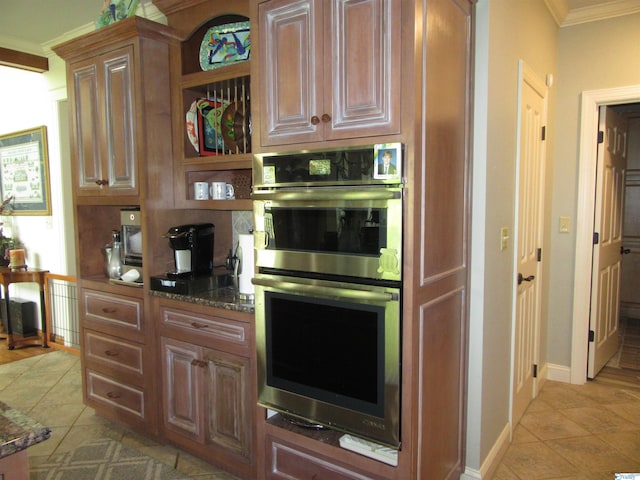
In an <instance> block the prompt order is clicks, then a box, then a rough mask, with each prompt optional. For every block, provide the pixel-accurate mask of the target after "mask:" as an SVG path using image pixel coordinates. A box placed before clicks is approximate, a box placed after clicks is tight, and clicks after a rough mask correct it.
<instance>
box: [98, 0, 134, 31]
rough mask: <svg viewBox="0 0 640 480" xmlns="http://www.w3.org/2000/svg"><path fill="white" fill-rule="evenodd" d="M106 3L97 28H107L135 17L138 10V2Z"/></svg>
mask: <svg viewBox="0 0 640 480" xmlns="http://www.w3.org/2000/svg"><path fill="white" fill-rule="evenodd" d="M104 3H105V6H104V10H102V13H101V14H100V16H99V17H98V20H97V21H96V28H102V27H106V26H107V25H111V24H112V23H115V22H119V21H120V20H124V19H125V18H127V17H133V16H134V15H135V14H136V10H137V8H138V0H120V1H119V2H115V1H109V0H105V2H104Z"/></svg>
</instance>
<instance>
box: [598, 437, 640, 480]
mask: <svg viewBox="0 0 640 480" xmlns="http://www.w3.org/2000/svg"><path fill="white" fill-rule="evenodd" d="M599 438H601V439H602V440H604V441H605V442H607V443H608V444H609V445H611V446H612V447H613V448H615V449H616V450H618V451H619V452H620V453H622V454H623V455H626V456H627V457H629V458H631V459H633V460H637V461H638V462H640V430H636V431H633V432H619V433H609V434H605V435H600V436H599ZM638 473H640V472H638Z"/></svg>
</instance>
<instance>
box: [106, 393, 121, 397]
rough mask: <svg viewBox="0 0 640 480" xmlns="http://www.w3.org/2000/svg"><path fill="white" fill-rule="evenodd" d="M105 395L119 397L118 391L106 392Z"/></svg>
mask: <svg viewBox="0 0 640 480" xmlns="http://www.w3.org/2000/svg"><path fill="white" fill-rule="evenodd" d="M107 397H109V398H120V393H119V392H107Z"/></svg>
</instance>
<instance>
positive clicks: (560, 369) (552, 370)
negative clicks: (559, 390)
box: [545, 363, 571, 383]
mask: <svg viewBox="0 0 640 480" xmlns="http://www.w3.org/2000/svg"><path fill="white" fill-rule="evenodd" d="M546 367H547V372H546V375H545V377H546V379H547V380H553V381H554V382H563V383H571V367H567V366H565V365H554V364H553V363H547V365H546Z"/></svg>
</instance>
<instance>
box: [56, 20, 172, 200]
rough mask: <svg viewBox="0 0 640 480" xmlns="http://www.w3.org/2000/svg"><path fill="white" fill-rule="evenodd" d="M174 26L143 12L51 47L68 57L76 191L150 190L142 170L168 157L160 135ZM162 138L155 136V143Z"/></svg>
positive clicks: (127, 195)
mask: <svg viewBox="0 0 640 480" xmlns="http://www.w3.org/2000/svg"><path fill="white" fill-rule="evenodd" d="M173 40H174V39H173V37H172V33H171V31H170V30H169V29H168V28H167V27H165V26H164V25H160V24H158V23H155V22H151V21H148V20H145V19H142V18H140V17H133V18H130V19H126V20H123V21H122V22H118V23H117V24H114V25H112V26H109V27H108V28H104V29H100V30H98V31H96V32H93V33H91V34H87V35H84V36H82V37H80V38H78V39H74V40H71V41H69V42H66V43H63V44H61V45H58V46H56V47H54V48H53V50H54V51H55V52H56V53H57V54H58V55H59V56H60V57H61V58H63V59H64V60H65V61H66V62H67V86H68V96H69V101H70V106H71V113H72V115H71V153H72V158H73V160H74V162H73V169H72V178H73V186H74V193H75V195H76V196H77V197H79V198H83V197H120V198H122V197H124V198H122V200H123V201H128V202H129V203H137V202H136V201H135V200H137V198H138V197H139V196H140V195H144V194H145V193H146V192H145V190H144V188H143V185H144V183H145V182H144V181H143V179H144V176H143V173H142V172H144V171H146V169H147V167H149V166H151V165H154V164H155V163H156V162H160V163H161V162H163V160H161V159H158V158H156V157H155V156H154V155H156V154H158V153H160V152H159V150H162V149H164V148H165V145H167V144H166V142H164V141H159V137H160V136H161V135H163V134H164V133H163V132H162V130H163V129H164V128H165V127H166V126H168V125H170V124H169V123H168V122H170V117H169V114H170V108H169V99H170V91H169V85H168V83H169V81H170V76H169V72H168V67H169V65H168V61H169V53H168V44H170V43H171V42H172V41H173ZM156 142H158V143H156Z"/></svg>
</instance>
